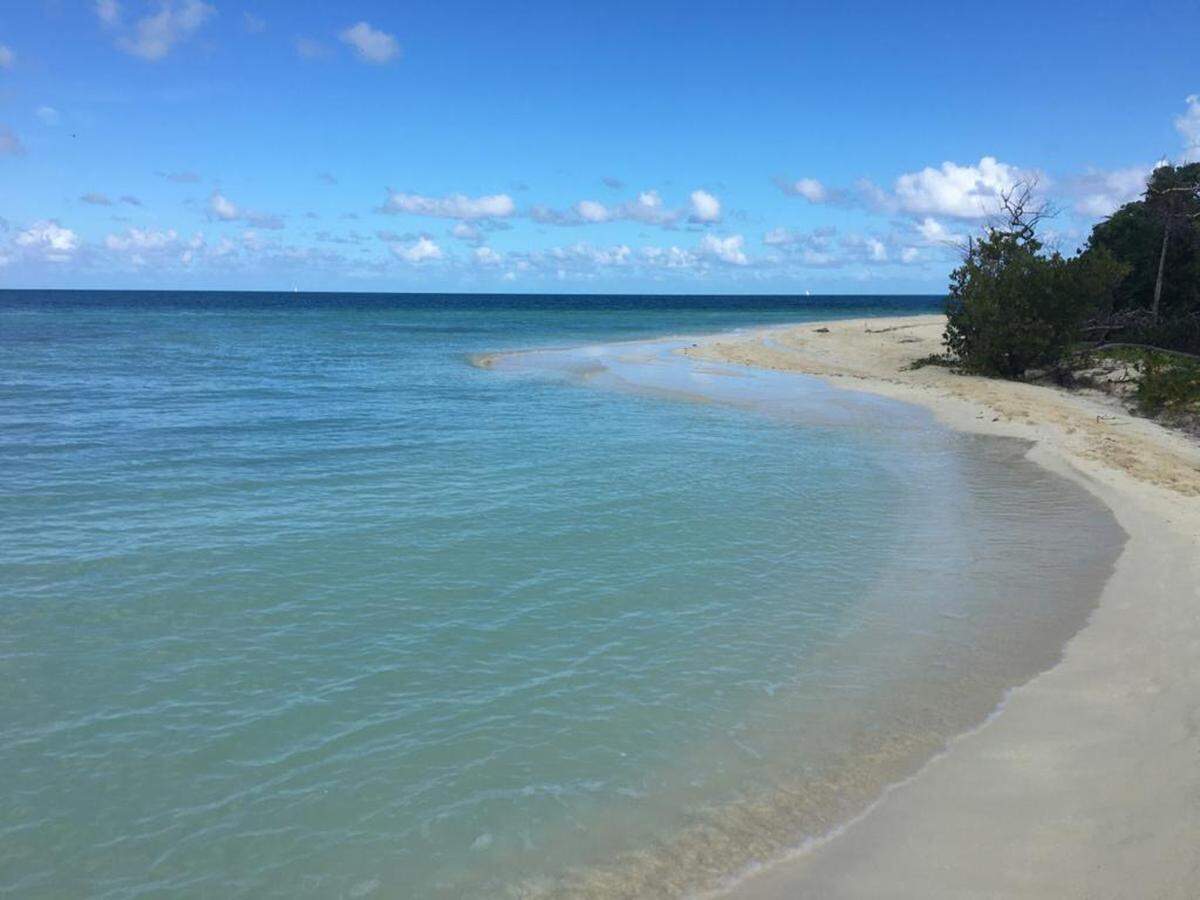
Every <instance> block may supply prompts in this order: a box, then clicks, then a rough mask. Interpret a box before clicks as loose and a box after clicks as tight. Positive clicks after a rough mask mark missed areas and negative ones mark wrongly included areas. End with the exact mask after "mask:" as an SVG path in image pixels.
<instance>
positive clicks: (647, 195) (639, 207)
mask: <svg viewBox="0 0 1200 900" xmlns="http://www.w3.org/2000/svg"><path fill="white" fill-rule="evenodd" d="M621 212H622V216H623V218H626V219H632V220H633V221H635V222H645V223H646V224H648V225H662V224H663V223H665V222H674V221H675V220H676V219H678V218H679V213H677V212H671V211H669V210H665V209H663V202H662V197H660V196H658V191H642V192H641V193H640V194H638V196H637V200H635V201H634V202H633V203H626V204H623V205H622V207H621Z"/></svg>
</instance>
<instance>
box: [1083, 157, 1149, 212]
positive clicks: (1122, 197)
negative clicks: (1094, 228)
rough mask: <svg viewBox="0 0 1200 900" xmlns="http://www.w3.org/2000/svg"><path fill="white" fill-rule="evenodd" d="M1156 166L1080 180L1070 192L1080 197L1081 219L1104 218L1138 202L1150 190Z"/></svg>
mask: <svg viewBox="0 0 1200 900" xmlns="http://www.w3.org/2000/svg"><path fill="white" fill-rule="evenodd" d="M1153 168H1154V167H1153V166H1130V167H1129V168H1126V169H1115V170H1113V171H1111V172H1100V171H1091V172H1087V173H1085V174H1084V175H1082V176H1080V177H1079V178H1078V179H1076V181H1075V182H1074V184H1072V185H1070V189H1071V190H1072V192H1073V193H1075V194H1076V200H1075V204H1074V208H1075V211H1076V212H1078V213H1079V214H1080V215H1084V216H1093V217H1097V218H1098V217H1102V216H1108V215H1111V214H1112V213H1113V212H1115V211H1116V209H1117V208H1118V207H1119V206H1121V205H1123V204H1125V203H1128V202H1129V201H1131V200H1136V199H1137V198H1138V197H1140V196H1141V194H1142V192H1143V191H1145V189H1146V181H1147V179H1149V177H1150V173H1151V172H1152V171H1153Z"/></svg>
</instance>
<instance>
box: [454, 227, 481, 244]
mask: <svg viewBox="0 0 1200 900" xmlns="http://www.w3.org/2000/svg"><path fill="white" fill-rule="evenodd" d="M450 235H451V236H452V237H455V238H457V239H458V240H460V241H465V242H467V243H468V244H480V243H483V232H482V231H480V230H479V226H478V225H473V224H471V223H470V222H458V223H457V224H455V226H454V227H453V228H451V229H450Z"/></svg>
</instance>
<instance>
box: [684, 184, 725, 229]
mask: <svg viewBox="0 0 1200 900" xmlns="http://www.w3.org/2000/svg"><path fill="white" fill-rule="evenodd" d="M691 202H692V211H691V215H690V216H688V218H689V220H690V221H692V222H701V223H706V222H716V221H717V220H718V219H720V218H721V201H720V200H718V199H717V198H716V197H714V196H713V195H712V194H710V193H708V191H699V190H697V191H692V196H691Z"/></svg>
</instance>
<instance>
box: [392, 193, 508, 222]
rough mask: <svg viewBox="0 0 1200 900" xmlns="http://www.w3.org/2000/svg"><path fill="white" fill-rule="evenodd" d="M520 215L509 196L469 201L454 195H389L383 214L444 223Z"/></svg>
mask: <svg viewBox="0 0 1200 900" xmlns="http://www.w3.org/2000/svg"><path fill="white" fill-rule="evenodd" d="M516 211H517V205H516V204H515V203H513V199H512V197H510V196H508V194H488V195H486V196H483V197H468V196H466V195H465V194H451V195H450V196H448V197H424V196H421V195H420V194H405V193H401V192H399V191H392V190H389V191H388V198H387V200H386V201H385V202H384V204H383V206H382V207H381V212H386V213H408V214H409V215H414V216H433V217H435V218H441V219H466V220H472V219H492V218H497V219H502V218H505V217H507V216H511V215H512V214H513V213H515V212H516Z"/></svg>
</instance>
